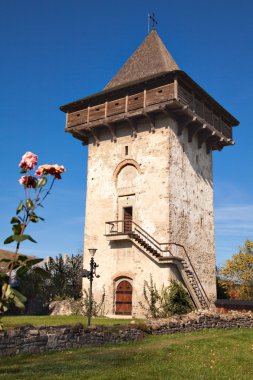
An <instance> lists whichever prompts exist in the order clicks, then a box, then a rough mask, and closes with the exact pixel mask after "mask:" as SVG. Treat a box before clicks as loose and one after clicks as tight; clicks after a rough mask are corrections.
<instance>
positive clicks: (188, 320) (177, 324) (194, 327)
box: [146, 312, 253, 335]
mask: <svg viewBox="0 0 253 380" xmlns="http://www.w3.org/2000/svg"><path fill="white" fill-rule="evenodd" d="M235 327H244V328H252V327H253V313H245V314H242V313H228V314H225V315H224V314H215V313H207V312H203V313H195V312H193V313H190V314H188V315H185V316H181V317H176V318H169V319H161V320H153V321H150V322H149V323H148V324H147V330H146V332H147V333H149V334H154V335H159V334H173V333H176V332H191V331H198V330H205V329H227V328H235Z"/></svg>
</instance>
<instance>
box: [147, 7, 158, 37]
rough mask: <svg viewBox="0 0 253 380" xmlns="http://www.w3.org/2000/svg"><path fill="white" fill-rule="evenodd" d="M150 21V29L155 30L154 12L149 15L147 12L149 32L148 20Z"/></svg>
mask: <svg viewBox="0 0 253 380" xmlns="http://www.w3.org/2000/svg"><path fill="white" fill-rule="evenodd" d="M151 21H152V30H155V26H156V25H157V21H156V19H155V14H154V12H153V13H152V14H151V15H150V14H148V33H149V32H150V22H151Z"/></svg>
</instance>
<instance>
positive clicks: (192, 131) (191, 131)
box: [188, 122, 206, 142]
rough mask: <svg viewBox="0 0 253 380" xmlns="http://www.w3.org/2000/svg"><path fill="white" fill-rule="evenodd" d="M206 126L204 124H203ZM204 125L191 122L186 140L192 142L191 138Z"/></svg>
mask: <svg viewBox="0 0 253 380" xmlns="http://www.w3.org/2000/svg"><path fill="white" fill-rule="evenodd" d="M204 125H205V126H206V124H204ZM203 127H204V126H203V125H201V124H200V123H197V122H196V123H192V125H190V126H189V128H188V142H192V139H193V137H194V136H196V134H197V133H198V132H199V131H200V130H201V129H202V128H203Z"/></svg>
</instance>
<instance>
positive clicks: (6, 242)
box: [4, 235, 14, 244]
mask: <svg viewBox="0 0 253 380" xmlns="http://www.w3.org/2000/svg"><path fill="white" fill-rule="evenodd" d="M13 241H14V235H11V236H9V237H7V239H5V241H4V244H10V243H12V242H13Z"/></svg>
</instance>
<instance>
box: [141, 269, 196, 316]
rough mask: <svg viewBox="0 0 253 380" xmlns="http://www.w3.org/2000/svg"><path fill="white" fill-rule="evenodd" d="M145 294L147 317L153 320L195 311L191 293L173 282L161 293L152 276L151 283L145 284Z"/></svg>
mask: <svg viewBox="0 0 253 380" xmlns="http://www.w3.org/2000/svg"><path fill="white" fill-rule="evenodd" d="M143 294H144V298H145V301H146V306H144V305H143V304H142V303H141V302H140V305H141V307H142V308H143V309H144V310H145V311H146V316H147V317H151V318H166V317H169V316H171V315H174V314H187V313H189V312H190V311H192V310H193V309H194V305H193V303H192V301H191V298H190V296H189V293H188V292H187V290H186V289H185V288H184V287H183V285H182V284H181V283H180V282H178V281H175V280H172V281H171V283H170V285H169V286H163V287H162V289H161V291H160V292H159V291H158V290H157V288H156V285H155V284H154V282H153V278H152V276H150V283H149V284H148V282H147V281H145V282H144V288H143Z"/></svg>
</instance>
